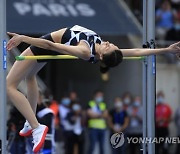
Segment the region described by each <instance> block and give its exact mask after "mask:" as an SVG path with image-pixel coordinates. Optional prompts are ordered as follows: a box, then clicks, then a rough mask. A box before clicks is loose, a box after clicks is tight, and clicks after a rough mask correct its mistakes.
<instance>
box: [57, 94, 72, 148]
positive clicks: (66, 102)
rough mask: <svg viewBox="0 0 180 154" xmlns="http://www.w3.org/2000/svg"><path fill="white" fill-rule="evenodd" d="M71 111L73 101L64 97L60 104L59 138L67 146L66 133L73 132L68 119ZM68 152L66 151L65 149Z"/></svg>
mask: <svg viewBox="0 0 180 154" xmlns="http://www.w3.org/2000/svg"><path fill="white" fill-rule="evenodd" d="M70 111H71V100H70V98H69V97H68V96H67V95H64V96H63V97H62V98H61V101H60V104H59V120H60V130H61V131H60V132H59V136H61V140H62V141H61V142H62V143H63V145H65V147H67V146H66V143H67V141H66V136H65V134H66V132H68V131H69V130H71V129H72V128H71V126H70V125H69V124H68V122H67V120H66V117H67V114H68V113H69V112H70ZM64 150H65V151H66V149H64Z"/></svg>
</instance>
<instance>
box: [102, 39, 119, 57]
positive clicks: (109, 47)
mask: <svg viewBox="0 0 180 154" xmlns="http://www.w3.org/2000/svg"><path fill="white" fill-rule="evenodd" d="M118 49H119V48H118V47H117V46H115V45H114V44H112V43H109V42H103V43H102V44H100V47H99V53H100V56H102V55H103V54H106V53H109V52H112V51H114V50H118Z"/></svg>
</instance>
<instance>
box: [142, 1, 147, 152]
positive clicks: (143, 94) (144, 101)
mask: <svg viewBox="0 0 180 154" xmlns="http://www.w3.org/2000/svg"><path fill="white" fill-rule="evenodd" d="M146 8H147V0H143V44H144V45H145V44H146V42H147V33H146V32H147V9H146ZM142 73H143V74H142V76H143V78H142V80H143V87H142V90H143V91H142V100H143V138H146V137H147V58H145V59H144V61H143V67H142ZM142 148H143V154H146V153H147V144H146V143H143V145H142Z"/></svg>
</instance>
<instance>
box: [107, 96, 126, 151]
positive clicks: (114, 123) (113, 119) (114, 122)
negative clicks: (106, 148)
mask: <svg viewBox="0 0 180 154" xmlns="http://www.w3.org/2000/svg"><path fill="white" fill-rule="evenodd" d="M108 115H109V116H108V125H109V127H110V131H111V135H112V134H114V133H120V132H123V133H125V132H124V131H125V130H126V128H127V126H128V123H129V118H128V115H127V112H126V111H125V110H124V109H123V103H122V100H121V98H120V97H116V98H115V99H114V108H113V109H112V110H110V111H109V114H108ZM112 153H113V154H119V153H120V154H125V153H126V152H125V145H123V146H121V147H119V148H116V149H114V148H112Z"/></svg>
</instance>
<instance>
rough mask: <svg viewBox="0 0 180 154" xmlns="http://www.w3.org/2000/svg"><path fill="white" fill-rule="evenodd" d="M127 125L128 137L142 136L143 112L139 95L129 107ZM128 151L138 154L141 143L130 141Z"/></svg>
mask: <svg viewBox="0 0 180 154" xmlns="http://www.w3.org/2000/svg"><path fill="white" fill-rule="evenodd" d="M128 114H129V118H130V121H129V126H128V130H127V131H128V137H130V138H134V137H136V138H140V137H142V120H143V112H142V106H141V97H140V96H136V97H135V98H134V101H133V103H132V105H131V107H130V108H129V111H128ZM128 146H129V153H134V154H140V152H141V151H140V149H141V147H140V146H141V145H140V144H138V143H136V144H134V143H130V144H129V145H128Z"/></svg>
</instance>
